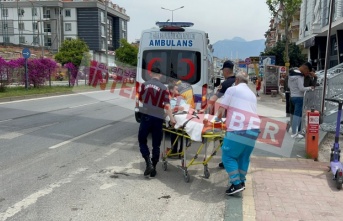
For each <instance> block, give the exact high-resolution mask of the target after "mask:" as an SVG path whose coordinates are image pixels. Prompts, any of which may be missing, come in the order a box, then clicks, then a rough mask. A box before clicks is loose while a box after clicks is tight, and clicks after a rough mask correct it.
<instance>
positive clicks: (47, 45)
mask: <svg viewBox="0 0 343 221" xmlns="http://www.w3.org/2000/svg"><path fill="white" fill-rule="evenodd" d="M44 46H45V47H50V46H51V38H50V37H48V38H45V39H44Z"/></svg>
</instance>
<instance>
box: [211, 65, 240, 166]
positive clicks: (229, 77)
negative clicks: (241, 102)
mask: <svg viewBox="0 0 343 221" xmlns="http://www.w3.org/2000/svg"><path fill="white" fill-rule="evenodd" d="M233 67H234V64H233V63H232V61H230V60H227V61H225V62H224V64H223V67H222V69H221V70H222V71H223V76H224V78H225V81H224V82H223V83H222V84H221V87H220V89H219V90H218V91H217V93H216V94H215V95H213V96H212V97H211V98H210V99H209V101H208V106H207V110H208V111H209V113H210V114H215V113H214V105H215V103H216V101H217V100H218V99H219V98H221V97H222V96H223V95H224V94H225V91H226V89H228V88H229V87H231V86H232V85H233V84H234V83H235V75H234V73H233ZM219 167H220V168H224V164H223V163H222V162H221V163H219Z"/></svg>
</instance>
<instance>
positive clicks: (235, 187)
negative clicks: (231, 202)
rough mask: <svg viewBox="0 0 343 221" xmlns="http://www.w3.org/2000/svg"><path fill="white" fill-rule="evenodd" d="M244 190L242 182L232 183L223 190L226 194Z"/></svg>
mask: <svg viewBox="0 0 343 221" xmlns="http://www.w3.org/2000/svg"><path fill="white" fill-rule="evenodd" d="M243 190H244V187H243V185H242V184H238V185H234V184H232V185H231V186H230V188H229V189H227V190H226V191H225V193H226V195H229V196H230V195H233V194H235V193H239V192H242V191H243Z"/></svg>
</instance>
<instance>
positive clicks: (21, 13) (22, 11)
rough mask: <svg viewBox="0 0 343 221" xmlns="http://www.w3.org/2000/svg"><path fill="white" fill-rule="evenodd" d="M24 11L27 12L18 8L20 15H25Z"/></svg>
mask: <svg viewBox="0 0 343 221" xmlns="http://www.w3.org/2000/svg"><path fill="white" fill-rule="evenodd" d="M24 13H25V11H24V9H22V8H18V15H19V16H24Z"/></svg>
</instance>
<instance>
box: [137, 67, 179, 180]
mask: <svg viewBox="0 0 343 221" xmlns="http://www.w3.org/2000/svg"><path fill="white" fill-rule="evenodd" d="M161 76H162V75H161V71H160V69H159V68H152V70H151V79H150V80H148V81H146V82H144V83H143V84H142V85H141V90H140V92H139V100H140V101H141V102H142V103H143V108H142V109H141V114H142V116H141V122H140V126H139V132H138V142H139V148H140V152H141V154H142V157H143V158H144V160H145V162H146V169H145V171H144V176H149V175H150V177H154V176H156V164H157V162H158V161H159V157H160V146H161V141H162V137H163V122H164V115H165V111H166V113H167V114H168V116H169V118H170V122H171V124H172V125H175V123H176V122H175V119H174V117H173V114H172V111H171V108H170V101H169V92H168V90H167V87H166V86H165V85H164V84H162V83H161V81H160V79H161ZM149 133H151V137H152V158H151V159H150V151H149V147H148V145H147V143H148V136H149Z"/></svg>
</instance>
